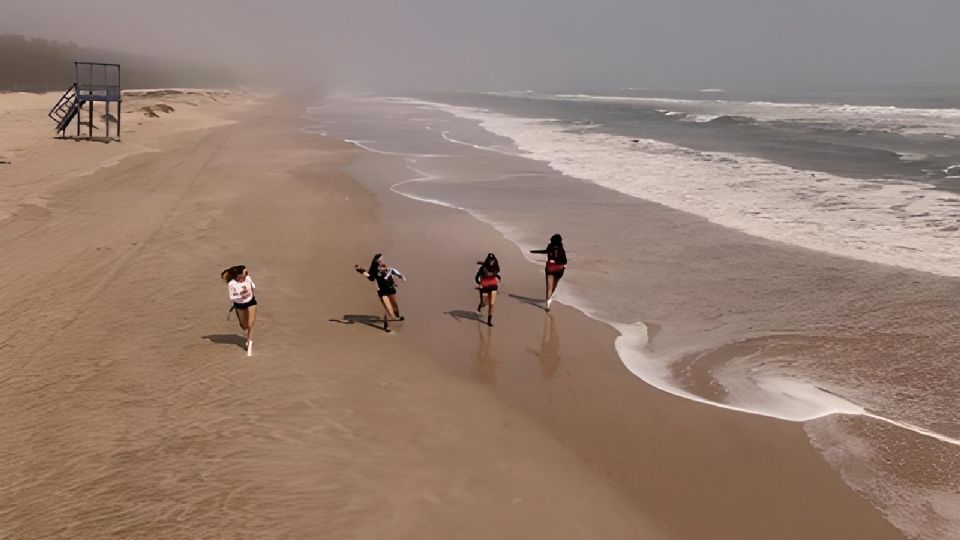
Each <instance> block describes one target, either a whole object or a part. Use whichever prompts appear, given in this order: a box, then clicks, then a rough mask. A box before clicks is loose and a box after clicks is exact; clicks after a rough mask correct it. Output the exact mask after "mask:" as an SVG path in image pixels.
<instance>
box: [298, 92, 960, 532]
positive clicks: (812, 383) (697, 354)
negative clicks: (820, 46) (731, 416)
mask: <svg viewBox="0 0 960 540" xmlns="http://www.w3.org/2000/svg"><path fill="white" fill-rule="evenodd" d="M957 95H958V94H957V93H955V92H952V91H951V89H948V88H927V89H882V90H877V89H872V90H844V91H816V92H813V91H809V92H804V93H796V94H793V95H788V94H786V93H784V94H780V95H758V94H746V93H735V92H727V91H725V90H723V89H703V90H701V91H693V92H678V91H665V90H656V89H639V88H632V89H621V90H616V91H606V92H599V91H584V90H578V91H563V92H544V91H530V90H527V91H516V92H499V93H479V92H457V93H444V94H439V93H431V94H416V95H407V96H402V97H399V96H374V95H363V96H360V95H341V96H336V97H334V98H331V99H328V100H326V101H325V102H323V103H322V104H320V105H318V106H317V107H314V108H312V109H311V117H312V118H313V119H314V121H315V123H316V126H317V130H318V131H321V132H324V133H326V134H328V135H331V136H334V137H338V138H341V139H344V140H349V141H351V142H354V143H355V144H357V145H358V146H361V147H363V148H366V149H368V150H372V151H374V152H381V153H385V154H391V155H395V156H396V159H397V167H398V169H397V171H398V172H397V174H398V181H397V183H396V185H395V186H394V191H396V192H398V193H401V194H404V195H407V196H410V197H413V198H417V199H420V200H426V201H431V202H435V203H438V204H444V205H448V206H453V207H457V208H462V209H464V210H466V211H467V212H469V213H471V214H472V215H474V216H475V217H477V218H479V219H481V220H483V221H486V222H488V223H490V224H492V225H493V226H495V227H496V228H497V229H498V230H499V231H501V232H502V233H503V234H504V235H505V236H506V237H507V238H508V239H510V240H511V241H513V242H514V243H515V244H516V245H518V246H519V247H520V248H522V249H524V250H528V249H532V248H542V247H543V245H545V243H546V238H548V237H549V235H550V234H552V233H554V232H560V233H562V234H563V235H564V238H565V243H566V244H567V249H568V253H569V255H570V258H571V265H570V271H569V272H568V274H567V277H566V278H565V279H564V282H563V285H562V286H561V293H560V299H561V301H564V302H566V303H569V304H571V305H574V306H576V307H578V308H580V309H581V310H583V311H584V312H586V313H587V314H589V315H591V316H593V317H595V318H597V319H600V320H603V321H606V322H608V323H610V324H611V325H613V326H615V327H616V328H617V329H618V330H619V331H620V333H621V335H622V336H621V338H620V339H619V341H618V343H617V347H618V351H619V352H620V356H621V359H622V360H623V361H624V363H625V364H626V365H627V367H628V368H629V369H630V370H631V371H632V372H633V373H634V374H635V375H637V376H638V377H639V378H641V379H643V380H644V381H646V382H647V383H650V384H652V385H654V386H656V387H658V388H661V389H663V390H665V391H668V392H671V393H675V394H677V395H681V396H685V397H688V398H690V399H695V400H698V401H702V402H705V403H711V404H714V405H718V406H723V407H729V408H734V409H738V410H743V411H746V412H750V413H755V414H762V415H767V416H774V417H778V418H782V419H786V420H791V421H804V422H807V424H806V426H807V430H808V433H809V434H810V436H811V438H812V440H813V441H814V443H815V444H816V445H817V446H818V447H820V448H821V449H822V450H823V452H824V455H825V456H826V457H827V458H828V460H830V462H831V463H832V464H833V465H834V466H835V467H836V468H837V469H838V470H840V471H841V473H842V474H843V476H844V478H845V480H846V481H847V482H848V483H850V484H851V485H852V486H853V487H854V488H856V489H858V490H859V491H861V492H864V493H865V494H866V495H867V497H868V498H869V499H870V500H871V501H872V502H874V504H876V505H877V506H878V507H880V508H881V509H883V510H884V511H885V512H886V514H887V516H888V518H890V519H891V521H893V522H894V523H895V524H896V525H898V526H899V527H900V528H901V529H903V530H904V531H906V532H908V533H912V534H921V535H933V536H931V537H942V538H948V537H950V535H951V534H956V533H957V532H958V531H960V528H958V522H960V515H957V510H956V508H960V497H958V492H960V491H958V489H960V487H958V485H957V479H958V478H960V470H958V455H960V453H958V444H960V420H958V418H957V415H956V413H955V404H956V403H957V401H958V398H960V375H958V372H957V369H956V363H957V358H958V355H957V352H958V350H960V348H958V345H960V341H958V339H957V338H956V337H955V329H956V327H957V325H958V323H960V318H958V316H957V310H956V309H955V307H954V305H953V301H952V299H953V298H956V296H957V293H958V292H960V280H958V279H957V276H960V242H958V240H960V194H958V193H957V192H958V186H960V144H958V137H960V109H957V107H958V106H960V98H958V97H957ZM507 272H509V270H507ZM898 463H899V465H898ZM865 471H868V472H865ZM931 524H934V525H931Z"/></svg>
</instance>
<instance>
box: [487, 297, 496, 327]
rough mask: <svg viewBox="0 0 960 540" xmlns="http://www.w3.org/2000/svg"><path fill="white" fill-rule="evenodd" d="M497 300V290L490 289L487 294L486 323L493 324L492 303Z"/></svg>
mask: <svg viewBox="0 0 960 540" xmlns="http://www.w3.org/2000/svg"><path fill="white" fill-rule="evenodd" d="M496 302H497V291H490V293H489V294H488V295H487V325H488V326H493V304H495V303H496Z"/></svg>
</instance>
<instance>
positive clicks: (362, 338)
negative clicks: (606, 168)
mask: <svg viewBox="0 0 960 540" xmlns="http://www.w3.org/2000/svg"><path fill="white" fill-rule="evenodd" d="M300 106H301V104H300V103H299V102H294V103H286V104H282V105H281V104H278V103H276V102H274V103H268V104H264V105H263V106H262V107H259V108H257V109H255V110H247V111H246V112H242V113H238V114H239V116H238V117H237V120H238V123H237V124H235V125H233V126H229V127H219V128H217V127H213V128H208V129H201V130H193V131H190V132H188V133H179V134H177V136H175V137H169V138H167V139H166V140H165V141H164V142H163V143H162V147H161V148H160V150H159V151H157V152H152V153H148V154H139V155H136V156H132V157H127V158H125V159H123V160H121V161H120V162H119V163H117V164H115V165H112V166H109V167H107V168H105V169H100V170H98V171H97V172H95V173H93V174H90V175H87V176H83V177H80V178H77V179H75V180H74V181H71V182H69V183H68V184H62V185H59V187H58V188H57V191H56V192H55V193H54V194H53V195H52V196H51V197H50V202H49V205H48V210H47V212H46V213H42V214H38V215H36V216H24V215H21V216H19V217H17V218H15V219H14V220H12V221H6V222H3V223H0V246H2V247H3V248H4V250H5V252H7V253H11V254H13V255H14V259H15V260H17V261H18V264H17V265H4V266H2V267H0V284H5V285H0V292H2V293H3V294H4V295H5V298H7V300H8V301H9V302H10V304H9V305H10V306H11V308H10V309H11V310H13V313H14V316H13V319H12V320H11V322H10V328H11V334H10V335H9V336H8V337H7V338H6V339H5V340H3V342H2V343H0V350H2V351H3V352H4V356H6V357H9V358H14V359H16V360H18V362H15V363H14V364H13V365H12V366H11V368H10V370H9V371H8V373H7V374H6V376H5V379H4V381H5V383H6V387H7V392H6V393H5V394H2V395H0V405H2V406H0V427H3V429H4V430H5V432H6V433H7V434H8V437H9V438H10V440H11V441H14V443H13V444H12V445H11V447H10V449H9V452H7V453H5V455H4V456H2V457H0V472H3V473H4V474H5V476H6V477H7V478H8V479H9V482H8V484H7V486H5V487H3V488H0V503H3V504H0V508H3V509H2V510H0V523H2V524H3V525H4V528H5V529H6V530H8V531H10V532H11V534H16V535H20V536H27V537H37V536H44V535H57V534H67V533H69V534H72V535H79V536H105V535H110V534H120V535H123V536H125V537H143V538H149V537H156V536H158V535H170V534H191V535H203V534H209V535H214V536H215V535H252V536H263V535H265V534H273V535H283V534H287V535H289V536H293V537H309V536H315V535H316V533H317V531H322V532H323V533H324V534H326V535H328V536H337V537H353V538H379V537H382V536H383V535H384V534H388V533H389V534H390V535H391V536H394V537H400V538H423V537H430V536H433V537H453V536H456V537H465V538H489V537H496V536H499V537H504V536H514V537H538V536H540V537H542V536H547V537H553V538H636V537H638V536H640V537H643V538H650V539H656V538H684V539H686V538H704V537H710V538H718V539H724V538H730V539H734V538H736V539H740V538H769V537H778V538H785V539H789V538H798V539H799V538H807V537H810V536H817V537H820V538H850V537H858V536H867V537H870V538H877V539H882V538H902V535H901V534H900V533H899V532H897V531H896V530H895V529H893V527H892V526H891V525H890V524H889V523H888V522H887V521H885V520H884V519H883V518H882V517H881V515H880V512H879V511H877V510H875V509H874V508H873V507H872V506H870V504H869V503H867V502H866V501H865V500H864V499H862V498H861V497H860V496H859V495H857V494H856V493H855V492H853V490H851V489H850V488H849V487H847V486H846V485H845V484H844V483H843V482H842V480H841V479H840V477H839V475H838V474H837V473H836V472H834V471H833V470H832V469H831V468H830V466H829V465H828V464H827V462H826V461H825V460H824V459H823V458H822V457H821V455H820V453H819V452H818V451H817V450H816V449H814V448H813V446H812V445H811V444H810V442H809V440H808V437H807V434H806V433H805V431H804V429H803V427H802V426H800V425H795V424H788V423H785V422H781V421H775V420H771V419H762V418H756V417H752V416H745V415H741V414H735V413H731V412H729V411H719V410H716V409H715V408H710V407H704V406H702V405H700V404H696V403H692V402H689V401H686V400H683V399H682V398H677V397H675V396H670V395H668V394H665V393H662V392H660V391H658V390H656V389H654V388H652V387H647V386H645V384H644V383H642V382H639V381H636V380H635V378H634V377H633V375H631V374H630V373H629V372H627V370H626V368H625V367H624V365H623V364H622V363H621V362H620V360H619V357H618V356H617V353H616V350H615V340H616V332H615V330H614V329H613V328H611V327H608V326H606V325H605V324H603V323H600V322H597V321H593V320H591V319H589V318H588V317H587V316H586V315H584V314H582V313H580V312H579V311H576V310H575V309H573V308H571V307H569V306H566V305H563V304H558V305H557V307H556V308H555V309H554V310H553V311H552V312H551V315H549V316H547V315H545V314H544V313H543V312H542V310H540V309H539V308H538V307H535V306H533V305H530V304H529V303H526V302H524V301H523V300H522V299H517V298H511V297H510V296H509V294H511V293H512V294H517V295H519V296H521V297H523V298H529V297H536V296H537V295H538V294H539V292H540V291H542V274H541V273H540V271H538V269H537V268H535V267H534V265H531V264H529V263H528V262H526V260H525V258H524V257H523V255H522V254H520V253H519V250H518V249H517V248H516V247H515V246H514V245H513V244H511V243H510V242H509V241H507V240H506V239H505V238H503V237H502V236H501V235H500V234H499V233H498V232H497V231H496V230H494V229H493V228H492V227H490V226H488V225H485V224H483V223H480V222H479V221H477V220H475V219H474V218H473V217H472V216H470V215H469V214H467V213H465V212H458V211H455V210H451V209H449V208H442V207H438V206H436V205H433V204H424V203H421V202H417V201H413V200H411V199H409V198H407V197H404V196H402V195H399V194H396V193H393V192H392V191H390V189H389V188H390V185H392V181H393V175H394V174H395V172H396V170H395V168H394V167H395V164H392V163H389V160H384V159H383V158H382V157H379V156H376V155H374V154H370V153H367V152H360V151H358V150H356V149H355V148H353V147H351V146H349V145H347V144H344V143H342V142H339V141H335V140H332V139H330V138H324V137H321V136H318V135H313V134H309V133H304V132H302V131H301V130H302V128H303V127H304V125H305V124H306V122H305V121H304V120H303V119H302V118H301V115H302V109H301V108H300ZM252 125H255V126H257V130H245V129H242V128H243V127H244V126H252ZM69 144H71V145H72V144H73V143H69ZM341 170H342V171H344V172H340V171H341ZM238 230H239V231H242V232H241V233H239V234H238ZM491 247H492V248H493V249H490V248H491ZM491 250H492V251H495V252H496V253H498V255H500V258H501V261H502V263H504V271H505V272H504V274H505V278H506V281H505V285H504V287H503V288H502V291H503V293H504V294H502V295H501V296H500V298H499V300H498V303H497V307H498V311H497V313H496V314H495V317H494V323H495V325H496V326H495V327H494V328H492V329H486V328H485V327H483V326H480V325H479V324H478V323H477V322H476V321H474V320H470V318H469V310H470V309H471V308H472V307H473V306H475V302H476V297H475V296H474V294H475V292H474V291H473V289H472V282H471V278H472V275H473V272H474V270H475V268H476V267H475V265H474V264H473V261H474V259H475V258H476V257H477V256H478V255H482V254H483V253H486V252H487V251H491ZM376 251H383V252H385V253H386V254H387V255H386V257H387V260H388V262H390V263H391V264H393V265H395V266H397V267H398V268H399V269H401V271H403V272H404V273H406V274H407V275H408V277H409V278H410V281H409V282H408V283H407V284H405V285H404V287H403V288H402V289H401V291H400V297H399V300H400V306H401V309H402V312H403V313H404V315H406V317H407V320H406V321H405V322H404V323H399V324H397V325H396V328H395V332H392V333H390V334H385V333H383V332H382V331H380V330H378V329H375V328H371V327H369V326H366V325H364V324H349V322H350V321H349V319H348V318H347V316H348V315H350V314H354V315H356V314H360V315H361V316H362V315H376V314H378V313H380V312H381V308H380V306H379V305H378V303H377V300H376V298H375V295H374V292H373V290H372V289H371V287H370V285H369V283H367V282H366V281H365V280H360V279H358V278H357V276H356V274H355V273H354V272H353V271H352V263H354V262H366V260H368V259H369V256H370V254H372V253H373V252H376ZM438 254H440V256H439V257H438ZM237 262H241V263H243V264H247V265H248V266H250V267H251V271H252V273H253V276H254V278H255V280H256V282H257V284H258V286H259V289H258V293H259V294H258V296H259V297H260V303H261V308H262V309H261V311H260V317H258V330H257V337H256V342H257V348H256V353H255V356H254V358H253V359H250V360H247V359H246V358H245V357H244V356H243V353H242V351H241V350H240V347H239V345H238V344H237V343H236V339H237V335H236V333H237V328H236V323H235V321H226V322H225V321H224V319H223V306H224V298H223V296H224V294H223V291H222V284H220V283H219V281H218V279H217V277H216V276H217V275H218V273H219V271H220V269H222V268H223V267H224V266H226V265H229V264H234V263H237ZM205 276H209V280H208V279H206V277H205ZM561 287H563V284H561ZM464 312H465V313H464ZM345 322H346V324H345ZM103 411H110V414H103ZM785 464H786V465H788V466H786V467H785V466H784V465H785Z"/></svg>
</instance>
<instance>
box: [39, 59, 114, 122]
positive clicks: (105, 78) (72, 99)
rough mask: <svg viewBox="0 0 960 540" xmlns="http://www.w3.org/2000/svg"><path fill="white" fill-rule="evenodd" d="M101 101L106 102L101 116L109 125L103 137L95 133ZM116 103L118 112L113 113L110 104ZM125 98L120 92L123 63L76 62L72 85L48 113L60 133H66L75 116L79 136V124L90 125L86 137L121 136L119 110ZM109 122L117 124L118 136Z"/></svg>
mask: <svg viewBox="0 0 960 540" xmlns="http://www.w3.org/2000/svg"><path fill="white" fill-rule="evenodd" d="M98 101H100V102H103V104H104V108H105V111H104V114H103V116H101V119H102V120H103V124H104V125H105V127H106V130H105V135H104V136H103V137H94V136H93V130H94V129H97V128H95V127H94V109H95V107H94V104H95V103H97V102H98ZM111 103H116V104H117V115H116V116H111V114H110V104H111ZM122 103H123V98H122V95H121V93H120V65H119V64H101V63H97V62H74V63H73V86H71V87H70V88H68V89H67V91H66V92H64V93H63V96H62V97H61V98H60V101H58V102H57V104H56V105H54V107H53V108H52V109H50V113H49V116H50V118H52V119H53V121H54V122H56V124H57V134H58V135H60V136H61V137H64V138H65V137H66V136H67V128H68V127H70V123H71V122H73V120H74V119H76V124H77V135H76V138H77V139H80V138H83V137H81V135H80V132H81V131H80V128H81V127H82V126H83V125H86V126H87V136H86V137H85V138H86V139H87V140H93V139H98V140H105V141H110V140H117V141H119V140H120V113H121V104H122ZM85 110H86V112H87V115H86V116H87V121H86V122H84V121H83V117H84V111H85ZM110 124H114V125H115V126H116V137H111V136H110Z"/></svg>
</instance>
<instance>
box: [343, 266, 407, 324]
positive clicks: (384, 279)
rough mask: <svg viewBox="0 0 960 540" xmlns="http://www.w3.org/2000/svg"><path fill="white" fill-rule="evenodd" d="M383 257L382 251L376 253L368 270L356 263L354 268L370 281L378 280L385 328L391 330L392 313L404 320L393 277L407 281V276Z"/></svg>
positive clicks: (378, 294) (378, 293)
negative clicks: (389, 322)
mask: <svg viewBox="0 0 960 540" xmlns="http://www.w3.org/2000/svg"><path fill="white" fill-rule="evenodd" d="M381 257H382V255H381V254H380V253H377V254H376V255H374V256H373V260H372V261H370V267H369V268H368V269H367V270H364V269H363V268H361V267H360V265H354V267H353V269H354V270H356V271H357V273H359V274H362V275H363V277H365V278H367V279H369V280H370V281H376V282H377V297H378V298H380V302H381V303H383V309H384V312H385V313H384V316H383V329H384V330H389V329H390V327H389V325H388V324H387V320H388V319H389V318H390V316H391V315H393V316H394V317H396V318H397V320H398V321H402V320H403V317H401V316H400V305H399V304H397V284H396V282H395V281H394V280H393V277H394V276H396V277H398V278H400V279H402V280H403V281H406V280H407V278H405V277H404V276H403V274H401V273H400V271H399V270H397V269H396V268H392V267H389V266H387V264H386V263H384V262H383V259H382V258H381Z"/></svg>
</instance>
